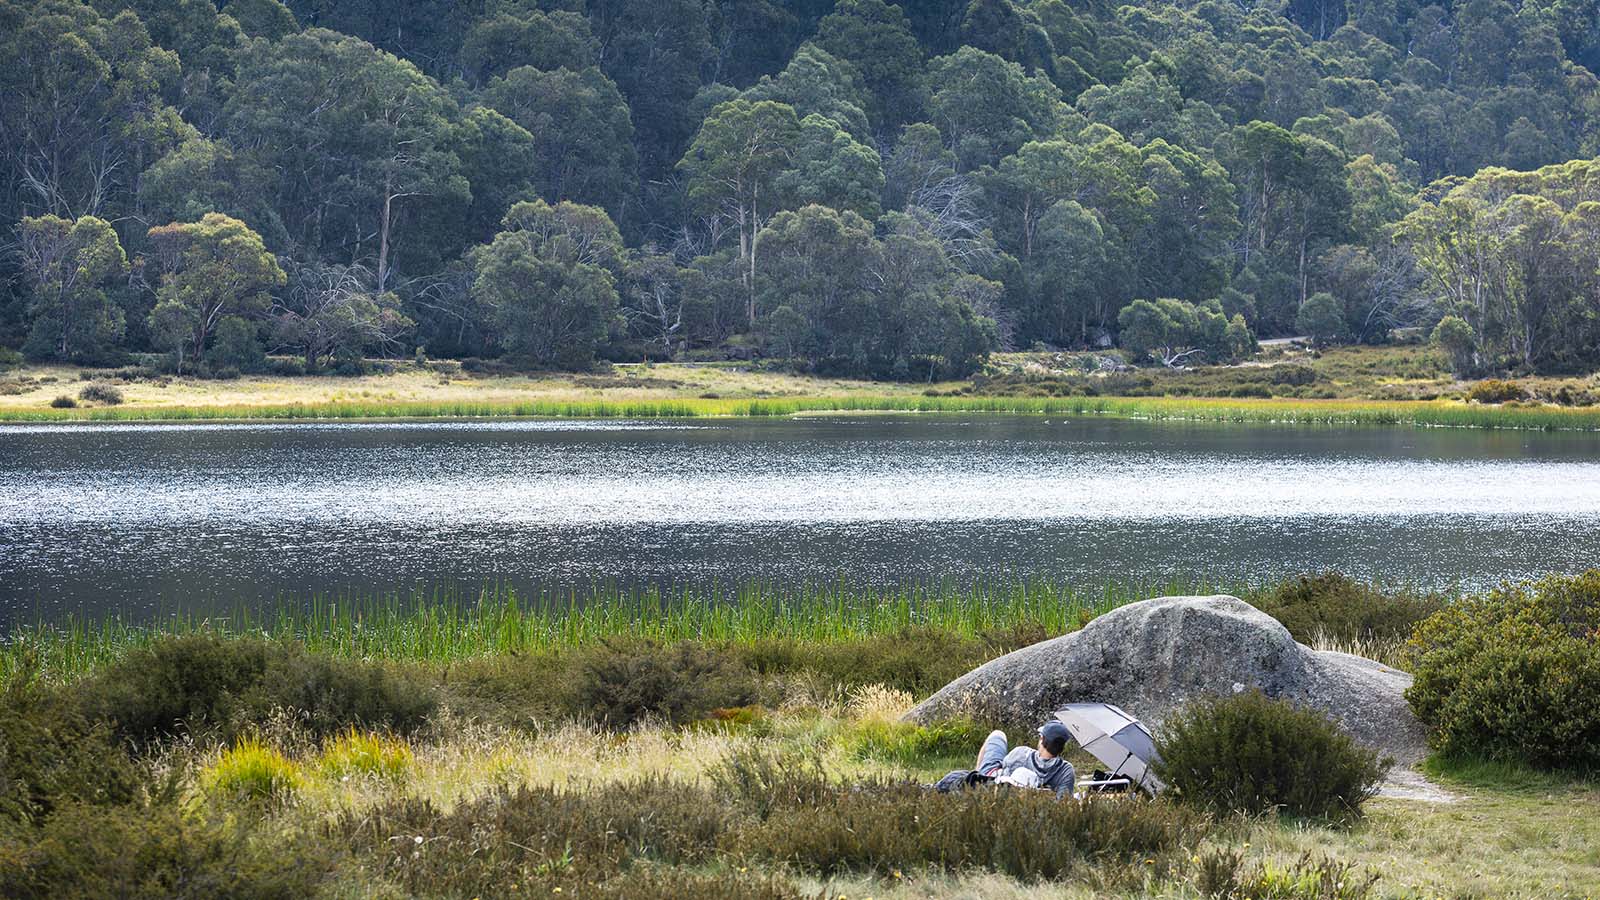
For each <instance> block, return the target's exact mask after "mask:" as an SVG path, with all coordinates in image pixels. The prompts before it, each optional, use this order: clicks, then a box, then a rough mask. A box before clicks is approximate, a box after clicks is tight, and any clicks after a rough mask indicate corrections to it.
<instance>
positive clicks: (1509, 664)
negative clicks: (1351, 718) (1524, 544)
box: [1406, 569, 1600, 772]
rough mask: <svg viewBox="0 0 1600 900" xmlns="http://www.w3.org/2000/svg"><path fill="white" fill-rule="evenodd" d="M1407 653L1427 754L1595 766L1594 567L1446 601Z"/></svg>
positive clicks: (1599, 681)
mask: <svg viewBox="0 0 1600 900" xmlns="http://www.w3.org/2000/svg"><path fill="white" fill-rule="evenodd" d="M1408 651H1409V653H1410V654H1411V656H1412V658H1413V659H1414V660H1415V666H1414V672H1415V676H1416V680H1415V681H1414V682H1413V683H1412V686H1411V687H1410V688H1409V689H1408V690H1407V691H1406V699H1407V700H1409V701H1410V703H1411V706H1412V708H1413V709H1415V710H1416V712H1417V716H1418V718H1420V719H1421V720H1422V722H1423V724H1424V725H1426V726H1427V727H1428V730H1429V740H1430V743H1431V744H1432V746H1433V748H1434V749H1435V750H1437V751H1439V752H1440V753H1442V754H1444V755H1446V756H1466V757H1484V758H1488V759H1492V760H1499V761H1505V762H1523V763H1527V764H1531V765H1534V766H1538V767H1544V768H1560V769H1576V770H1582V771H1588V772H1595V771H1600V569H1591V570H1589V571H1588V572H1585V573H1583V574H1582V575H1579V576H1577V577H1574V578H1561V577H1550V578H1546V579H1544V580H1542V581H1538V582H1536V583H1534V584H1531V585H1507V586H1504V587H1502V588H1500V589H1498V590H1494V591H1491V592H1489V593H1488V594H1485V595H1483V596H1481V597H1472V598H1468V599H1465V600H1463V601H1461V602H1458V603H1453V604H1450V605H1449V606H1447V607H1445V608H1444V609H1443V610H1441V611H1439V612H1438V613H1435V614H1434V615H1433V616H1432V617H1431V618H1429V619H1428V620H1427V621H1425V622H1423V623H1422V624H1421V625H1420V626H1419V627H1418V629H1417V632H1416V635H1415V637H1413V638H1412V640H1411V644H1410V646H1409V648H1408Z"/></svg>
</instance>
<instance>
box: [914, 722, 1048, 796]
mask: <svg viewBox="0 0 1600 900" xmlns="http://www.w3.org/2000/svg"><path fill="white" fill-rule="evenodd" d="M1038 735H1039V742H1038V744H1037V746H1034V747H1016V748H1014V749H1011V748H1010V747H1009V742H1008V741H1007V739H1006V733H1005V732H1004V731H1000V730H999V729H995V730H994V731H991V732H989V736H988V737H987V738H984V740H983V746H982V747H980V748H979V749H978V759H977V764H976V766H975V767H974V768H973V769H971V770H967V769H957V770H956V771H954V772H951V773H950V774H948V775H946V776H944V777H943V778H941V779H939V782H938V784H936V785H934V787H935V788H936V789H937V790H939V791H941V792H944V793H950V792H952V791H957V790H961V789H963V788H968V787H975V786H977V785H980V784H997V785H1001V784H1003V785H1009V786H1011V787H1016V788H1027V789H1034V790H1046V791H1055V793H1056V796H1057V797H1070V796H1072V788H1073V782H1074V780H1075V779H1076V777H1077V772H1075V771H1074V770H1073V768H1072V763H1069V762H1067V760H1066V758H1065V756H1064V754H1065V753H1066V749H1067V743H1068V742H1069V741H1071V740H1072V733H1071V732H1069V731H1067V726H1065V725H1063V724H1061V722H1060V721H1058V720H1056V719H1051V720H1050V721H1048V722H1046V723H1044V724H1043V725H1041V726H1039V728H1038Z"/></svg>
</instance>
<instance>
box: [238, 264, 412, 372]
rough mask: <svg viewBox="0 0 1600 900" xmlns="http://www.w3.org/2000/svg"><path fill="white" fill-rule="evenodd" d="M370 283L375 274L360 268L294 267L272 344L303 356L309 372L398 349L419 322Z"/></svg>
mask: <svg viewBox="0 0 1600 900" xmlns="http://www.w3.org/2000/svg"><path fill="white" fill-rule="evenodd" d="M371 281H372V273H371V272H368V271H367V270H366V269H364V268H362V267H361V266H341V265H336V264H325V263H320V262H311V263H303V264H300V265H296V266H293V267H292V274H291V275H290V276H289V279H288V287H287V289H286V290H284V291H282V292H281V296H280V297H279V298H278V299H275V300H274V302H273V304H272V307H271V310H270V311H269V316H270V319H271V325H272V337H273V340H274V341H275V342H276V343H277V344H278V346H280V347H283V348H287V349H293V350H295V351H297V352H299V353H300V354H301V355H302V356H303V357H304V359H305V367H306V371H308V372H314V371H316V370H317V369H319V368H321V366H322V363H323V361H324V360H327V359H329V358H332V357H336V356H343V355H354V356H359V355H361V354H363V353H365V352H366V351H368V350H373V349H376V350H382V351H390V350H394V349H396V348H398V347H399V346H400V338H401V336H402V335H404V334H405V333H406V332H407V331H409V330H410V329H411V328H412V326H414V325H415V324H416V323H415V322H413V321H412V320H411V319H409V318H407V317H406V315H405V314H404V313H403V312H401V310H400V301H399V299H398V298H397V297H395V295H394V294H392V293H386V294H378V293H374V292H373V291H372V289H371V288H370V287H369V285H370V284H371Z"/></svg>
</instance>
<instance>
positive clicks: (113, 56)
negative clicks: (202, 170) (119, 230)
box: [0, 0, 194, 228]
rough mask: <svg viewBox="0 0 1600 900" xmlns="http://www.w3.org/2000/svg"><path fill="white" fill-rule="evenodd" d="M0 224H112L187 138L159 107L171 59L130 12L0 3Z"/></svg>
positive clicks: (170, 86) (167, 109)
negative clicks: (88, 220) (143, 176)
mask: <svg viewBox="0 0 1600 900" xmlns="http://www.w3.org/2000/svg"><path fill="white" fill-rule="evenodd" d="M0 60H4V61H5V64H4V65H0V215H3V216H4V218H5V221H6V227H8V228H9V227H11V225H13V224H14V223H15V222H17V221H18V220H19V219H20V218H22V217H23V216H25V215H43V214H49V215H55V216H60V217H62V218H65V219H71V220H77V219H79V218H82V217H84V216H92V217H102V218H108V219H114V218H116V217H117V216H119V215H122V214H124V213H125V212H126V211H127V209H128V199H129V197H130V195H131V194H132V193H134V192H136V190H137V179H138V177H139V173H140V172H141V171H142V170H143V169H144V167H145V166H146V165H148V164H149V162H150V161H152V160H154V159H155V158H156V157H158V156H160V155H161V154H162V153H164V152H166V151H167V150H168V149H170V148H171V147H174V146H176V145H177V144H178V143H180V142H181V141H182V140H183V139H184V138H185V137H188V136H190V135H192V134H193V133H194V129H193V128H191V127H190V126H189V125H187V124H185V123H184V121H183V120H182V118H180V116H179V114H178V112H177V111H176V110H174V109H173V108H172V107H171V106H169V105H168V104H167V103H166V101H165V98H166V96H167V95H168V93H170V92H173V91H175V89H176V86H177V83H178V78H179V71H180V67H179V65H178V55H177V54H176V53H174V52H172V51H171V50H168V49H163V48H162V47H159V46H157V45H155V44H154V43H153V42H152V41H151V39H150V35H149V32H148V31H147V29H146V28H145V26H144V23H143V22H141V21H140V19H139V17H138V16H137V15H136V14H134V13H133V12H131V11H126V10H125V11H123V12H120V13H117V14H116V15H115V16H110V17H105V16H101V15H100V14H99V13H97V12H96V11H95V10H94V8H93V7H90V6H87V5H84V4H80V3H76V2H67V0H62V2H34V3H29V2H17V0H0Z"/></svg>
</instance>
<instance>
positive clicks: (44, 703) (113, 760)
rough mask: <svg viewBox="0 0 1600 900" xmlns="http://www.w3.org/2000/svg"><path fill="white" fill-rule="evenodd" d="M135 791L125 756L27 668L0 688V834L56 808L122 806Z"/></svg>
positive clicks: (34, 821)
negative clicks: (77, 805) (102, 805)
mask: <svg viewBox="0 0 1600 900" xmlns="http://www.w3.org/2000/svg"><path fill="white" fill-rule="evenodd" d="M136 789H137V779H136V778H135V773H134V770H133V765H132V763H131V762H130V760H129V759H128V756H127V754H125V753H123V752H122V751H121V750H120V749H118V748H117V747H114V746H112V744H111V742H110V741H109V740H108V739H107V736H106V730H105V728H104V727H103V726H97V725H95V724H93V723H91V722H90V721H89V720H88V719H86V718H85V717H84V716H83V715H82V714H81V713H80V712H79V711H78V709H77V707H76V706H75V705H73V704H72V703H71V702H70V701H69V699H68V697H67V696H66V694H65V693H64V692H62V691H59V690H49V689H47V688H45V687H43V686H41V685H40V684H39V683H38V681H37V680H36V679H35V678H34V676H33V673H32V672H31V671H27V670H24V671H20V672H14V673H12V674H11V675H10V677H8V678H7V679H6V681H5V683H4V685H3V686H0V833H3V832H4V831H5V830H6V828H5V826H7V825H36V824H38V823H39V822H41V821H43V820H44V819H45V818H47V817H48V816H49V815H50V814H51V812H52V811H54V810H55V809H56V808H57V807H58V806H61V805H63V804H72V803H80V804H115V803H127V802H129V801H131V800H132V799H133V797H134V794H135V791H136Z"/></svg>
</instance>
